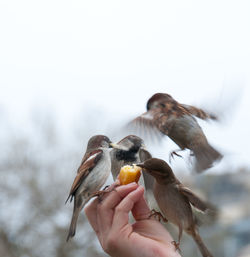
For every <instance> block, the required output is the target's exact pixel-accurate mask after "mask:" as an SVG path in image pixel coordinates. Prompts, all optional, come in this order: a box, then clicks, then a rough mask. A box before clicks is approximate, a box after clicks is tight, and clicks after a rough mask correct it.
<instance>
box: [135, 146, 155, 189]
mask: <svg viewBox="0 0 250 257" xmlns="http://www.w3.org/2000/svg"><path fill="white" fill-rule="evenodd" d="M139 156H140V162H144V161H146V160H148V159H150V158H152V155H151V154H150V152H148V151H147V150H145V149H142V148H141V149H140V151H139ZM142 175H143V180H144V185H145V188H146V190H153V186H154V177H152V176H151V175H150V174H148V173H147V172H142Z"/></svg>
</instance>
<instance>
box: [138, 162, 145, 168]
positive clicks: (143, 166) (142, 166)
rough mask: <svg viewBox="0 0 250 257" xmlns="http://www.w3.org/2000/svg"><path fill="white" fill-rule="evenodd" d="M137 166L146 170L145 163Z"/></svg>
mask: <svg viewBox="0 0 250 257" xmlns="http://www.w3.org/2000/svg"><path fill="white" fill-rule="evenodd" d="M136 166H138V167H141V168H145V165H144V164H143V163H137V164H136Z"/></svg>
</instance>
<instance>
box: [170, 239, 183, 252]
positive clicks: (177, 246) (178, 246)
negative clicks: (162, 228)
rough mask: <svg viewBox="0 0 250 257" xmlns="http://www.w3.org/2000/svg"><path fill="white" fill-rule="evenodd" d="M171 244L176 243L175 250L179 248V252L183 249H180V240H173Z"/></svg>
mask: <svg viewBox="0 0 250 257" xmlns="http://www.w3.org/2000/svg"><path fill="white" fill-rule="evenodd" d="M171 244H172V245H174V247H175V251H177V250H178V251H179V252H181V249H180V242H178V243H177V242H175V241H172V242H171Z"/></svg>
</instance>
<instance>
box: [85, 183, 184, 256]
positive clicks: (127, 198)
mask: <svg viewBox="0 0 250 257" xmlns="http://www.w3.org/2000/svg"><path fill="white" fill-rule="evenodd" d="M143 194H144V188H143V187H142V186H138V185H137V184H136V183H131V184H128V185H125V186H119V187H116V189H115V190H113V191H112V192H110V193H107V194H105V195H104V198H103V200H102V201H100V200H99V199H95V200H94V201H93V202H91V203H90V204H89V205H88V206H87V207H86V208H85V212H86V215H87V217H88V220H89V222H90V224H91V226H92V227H93V229H94V231H95V232H96V234H97V237H98V239H99V241H100V244H101V246H102V248H103V249H104V251H105V252H106V253H108V254H109V255H110V256H112V257H128V256H130V257H155V256H157V257H178V256H179V257H180V255H179V253H178V252H177V251H176V250H175V247H174V245H173V244H172V243H171V242H172V241H173V239H172V237H171V236H170V234H169V233H168V231H167V230H166V229H165V228H164V227H163V226H162V225H161V223H160V222H159V221H157V220H155V219H154V218H150V219H148V217H149V214H150V209H149V207H148V205H147V203H146V201H145V199H144V195H143ZM130 211H131V212H132V214H133V216H134V219H135V222H134V223H133V224H130V223H129V212H130Z"/></svg>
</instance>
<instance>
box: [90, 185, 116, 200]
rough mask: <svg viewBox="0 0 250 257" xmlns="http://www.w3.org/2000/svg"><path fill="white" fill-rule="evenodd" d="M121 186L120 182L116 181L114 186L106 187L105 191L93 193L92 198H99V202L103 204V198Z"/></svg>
mask: <svg viewBox="0 0 250 257" xmlns="http://www.w3.org/2000/svg"><path fill="white" fill-rule="evenodd" d="M119 185H120V182H119V181H116V182H115V183H114V184H112V185H110V186H105V187H104V189H103V190H99V191H96V192H95V193H93V194H92V195H91V196H90V197H91V198H92V197H95V196H97V197H98V199H99V201H100V202H101V201H102V200H103V196H104V195H105V194H107V193H110V192H112V191H114V190H115V188H116V187H118V186H119Z"/></svg>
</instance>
